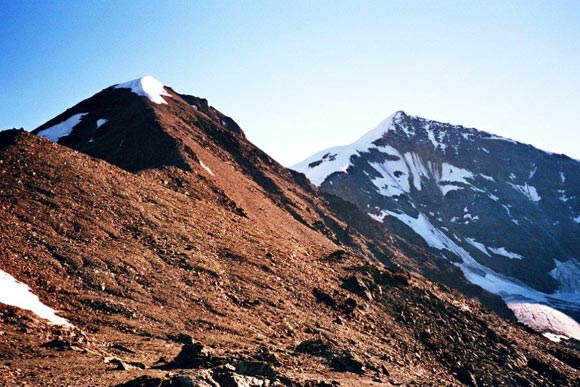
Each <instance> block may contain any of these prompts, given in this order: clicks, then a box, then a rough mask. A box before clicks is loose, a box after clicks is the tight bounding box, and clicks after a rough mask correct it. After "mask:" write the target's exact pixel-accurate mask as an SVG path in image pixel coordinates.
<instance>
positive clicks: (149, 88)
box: [114, 75, 171, 105]
mask: <svg viewBox="0 0 580 387" xmlns="http://www.w3.org/2000/svg"><path fill="white" fill-rule="evenodd" d="M114 87H115V89H131V91H132V92H133V93H135V94H137V95H140V96H143V97H147V98H148V99H149V100H150V101H151V102H153V103H156V104H158V105H160V104H167V101H165V100H164V99H163V97H164V96H165V97H171V95H170V94H169V93H168V92H167V91H165V85H163V83H161V82H159V81H158V80H157V79H155V78H154V77H152V76H151V75H146V76H144V77H141V78H138V79H134V80H132V81H129V82H125V83H120V84H118V85H115V86H114Z"/></svg>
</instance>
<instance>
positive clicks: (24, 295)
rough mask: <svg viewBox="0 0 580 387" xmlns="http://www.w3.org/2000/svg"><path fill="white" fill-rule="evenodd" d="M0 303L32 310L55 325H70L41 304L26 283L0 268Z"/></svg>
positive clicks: (52, 310)
mask: <svg viewBox="0 0 580 387" xmlns="http://www.w3.org/2000/svg"><path fill="white" fill-rule="evenodd" d="M0 303H2V304H6V305H11V306H15V307H17V308H20V309H25V310H29V311H31V312H33V313H34V314H36V315H37V316H38V317H41V318H44V319H46V320H48V321H50V322H51V323H52V324H55V325H65V326H72V325H71V323H69V322H68V321H67V320H65V319H64V318H62V317H60V316H57V314H56V311H55V310H54V309H52V308H51V307H49V306H46V305H45V304H43V303H42V302H41V301H40V300H39V299H38V297H37V296H36V295H35V294H34V293H32V292H31V291H30V288H29V287H28V285H26V284H23V283H22V282H20V281H18V280H17V279H16V278H14V277H12V276H11V275H10V274H8V273H6V272H5V271H2V270H0Z"/></svg>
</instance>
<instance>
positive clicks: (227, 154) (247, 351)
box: [0, 95, 580, 387]
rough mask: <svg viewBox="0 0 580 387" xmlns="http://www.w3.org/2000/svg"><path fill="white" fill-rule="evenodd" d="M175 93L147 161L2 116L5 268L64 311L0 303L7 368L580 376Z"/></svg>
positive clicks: (107, 373)
mask: <svg viewBox="0 0 580 387" xmlns="http://www.w3.org/2000/svg"><path fill="white" fill-rule="evenodd" d="M177 98H178V95H174V97H173V99H175V100H177ZM181 101H183V102H184V103H186V102H187V101H185V99H180V102H179V104H178V105H175V104H168V106H165V105H160V106H153V105H150V104H148V103H147V102H145V103H146V105H145V106H148V108H151V109H152V110H153V111H154V112H155V117H156V118H155V119H156V120H158V121H159V123H160V125H159V127H160V128H162V130H163V131H165V132H168V133H171V131H174V133H177V132H178V131H179V130H184V131H185V130H187V135H186V136H175V135H173V136H170V138H173V139H178V140H179V141H175V143H176V144H177V145H176V146H177V149H178V150H179V152H178V153H173V154H178V156H179V157H177V158H174V159H171V158H164V157H161V158H160V159H162V160H164V161H163V162H161V163H157V165H147V163H146V162H144V164H138V163H133V164H131V165H133V166H135V165H139V167H138V168H137V167H131V168H129V167H127V166H126V165H125V166H124V168H125V169H126V170H124V169H121V168H119V167H118V166H116V165H113V164H112V163H116V164H122V163H121V162H119V161H117V162H115V160H110V162H107V161H103V160H98V159H95V158H92V157H90V156H87V155H85V154H83V153H79V152H77V151H74V150H71V149H68V148H66V147H64V146H62V145H60V144H55V143H51V142H49V141H47V140H45V139H42V138H40V137H37V136H34V135H32V134H29V133H26V132H22V131H14V130H13V131H5V132H2V133H0V173H1V175H2V179H0V198H1V202H0V236H1V237H0V251H1V252H2V253H1V254H2V260H0V269H2V270H4V271H6V272H8V273H10V274H11V275H13V276H14V277H16V278H17V279H18V280H20V281H22V282H24V283H26V284H28V285H29V286H30V287H31V289H32V290H33V291H34V293H36V294H38V295H39V297H40V299H41V300H42V301H43V302H44V303H45V304H47V305H49V306H51V307H53V308H55V309H58V310H60V311H62V315H63V316H64V317H66V318H67V319H68V320H69V321H70V322H71V323H72V324H74V326H75V327H76V328H73V329H68V328H63V327H55V326H50V325H48V324H46V322H43V321H41V320H40V319H39V318H37V317H35V316H34V315H32V314H30V313H28V312H25V311H22V310H19V309H16V308H13V307H8V306H2V307H1V309H0V313H2V319H1V321H2V322H1V327H0V331H1V332H2V334H1V335H0V362H1V363H0V367H2V369H1V371H2V372H1V373H0V380H1V383H3V384H4V385H9V386H12V385H24V384H29V385H115V384H119V383H125V382H127V381H129V380H131V379H135V378H137V377H140V376H141V375H144V374H146V375H148V377H147V378H141V379H139V381H136V382H134V383H133V384H132V385H161V384H162V383H165V384H164V385H170V384H171V383H172V384H171V385H187V384H179V383H187V382H188V381H192V380H197V383H198V384H197V385H212V383H214V384H213V385H219V386H222V387H223V386H226V385H227V386H229V385H240V386H242V385H244V384H243V383H246V384H245V385H269V384H272V385H276V384H277V385H296V386H300V385H302V386H308V385H319V386H323V385H333V384H332V382H333V381H334V385H337V384H340V385H343V386H360V385H399V384H407V385H412V384H414V385H461V384H466V385H500V384H503V385H537V386H540V385H575V384H577V383H578V378H579V373H578V371H577V367H578V365H579V364H580V357H579V355H578V352H576V351H574V350H573V349H571V348H566V347H564V346H562V345H558V344H555V343H552V342H549V341H547V340H546V339H545V338H543V337H541V336H539V335H537V334H534V333H532V332H529V331H528V330H526V329H525V328H523V327H522V326H520V325H518V324H515V323H513V322H508V321H506V320H503V319H501V318H499V317H497V316H496V315H495V314H493V313H491V312H490V311H488V310H487V309H486V308H484V307H482V306H481V305H480V304H479V303H477V302H476V301H472V300H469V299H466V298H464V297H463V296H462V295H460V294H459V293H457V292H455V291H452V290H450V289H448V288H446V287H445V286H442V285H438V284H435V283H432V282H430V281H428V280H425V279H424V278H423V277H421V276H420V275H417V274H407V273H405V272H401V271H397V270H392V269H387V268H385V267H384V266H382V265H380V264H378V263H376V262H375V260H374V258H375V257H376V256H375V254H374V253H373V251H372V249H371V248H370V247H369V246H371V245H372V244H371V242H370V241H369V240H368V239H366V238H367V237H365V236H364V235H363V234H362V233H358V232H357V231H356V230H349V229H347V227H346V226H344V222H342V221H341V218H340V217H339V215H336V214H333V213H332V212H330V210H329V206H328V205H327V202H326V201H325V200H323V198H321V197H320V196H317V194H316V192H309V190H313V188H312V187H309V186H308V185H305V186H301V185H299V184H296V183H295V181H296V179H299V178H300V176H295V175H292V174H291V173H290V172H289V171H287V170H285V169H283V168H282V167H280V166H278V165H277V164H276V163H275V162H273V161H272V160H271V159H269V158H268V157H267V156H265V155H264V154H263V153H257V152H255V151H253V149H252V148H244V146H247V147H249V145H246V144H249V143H247V141H246V140H245V139H244V137H243V133H242V132H241V131H240V132H239V133H235V132H234V133H232V130H231V129H228V128H226V127H222V128H221V130H219V129H220V128H218V126H219V125H217V124H216V123H215V119H211V117H210V115H211V114H216V115H217V114H218V113H216V112H215V111H213V113H212V111H211V110H208V112H209V114H210V115H207V114H206V116H207V117H210V118H209V119H208V120H207V121H206V123H205V125H208V124H207V122H210V123H213V125H214V126H215V127H213V128H212V127H204V125H202V124H199V125H189V126H185V124H184V123H180V122H177V121H176V120H175V116H174V115H173V116H171V115H170V114H169V113H170V112H169V111H166V112H163V111H162V110H161V109H180V108H183V109H186V105H187V106H190V105H189V104H182V103H181ZM141 102H144V101H141ZM180 106H181V107H180ZM198 109H199V108H198ZM208 109H211V108H208ZM192 110H194V109H192ZM200 110H201V109H200ZM198 111H199V110H198ZM196 112H197V111H196ZM191 114H192V116H193V115H196V114H197V113H191ZM204 114H205V113H204ZM180 117H183V116H180ZM199 117H201V113H199ZM199 117H198V118H199ZM218 117H219V116H218ZM109 118H110V117H109ZM164 118H167V119H168V121H167V122H164V121H163V120H164ZM169 118H171V119H169ZM223 121H224V122H227V121H225V120H223ZM109 123H111V124H112V118H111V119H110V121H109ZM182 124H183V125H184V126H183V127H182V126H181V125H182ZM223 125H225V124H223ZM230 125H231V124H230ZM103 128H104V127H103ZM73 133H74V132H73ZM78 135H80V133H79V134H78ZM117 135H118V134H117ZM196 136H197V137H196ZM93 142H97V141H96V139H95V140H94V141H93ZM69 145H71V144H69ZM188 148H189V150H187V149H188ZM87 153H89V154H90V152H88V151H87ZM95 156H99V157H101V156H102V155H95ZM145 156H146V155H145ZM103 158H104V157H103ZM123 158H127V160H128V159H129V157H128V156H127V155H122V154H120V155H119V156H118V160H122V159H123ZM144 159H146V157H145V158H144ZM167 160H178V161H179V162H178V163H176V164H174V165H173V164H171V162H166V161H167ZM200 161H202V162H203V163H204V165H206V166H207V167H209V168H210V170H211V174H210V173H209V171H208V170H206V169H205V168H203V167H201V163H200ZM141 162H142V161H140V163H141ZM147 162H148V161H147ZM161 164H162V165H161ZM128 170H130V171H131V172H129V171H128ZM329 225H330V226H331V227H329ZM335 230H336V231H335ZM341 230H342V232H343V233H344V234H345V235H350V239H349V240H347V239H345V238H346V237H344V236H343V237H341V236H340V232H341ZM347 242H348V243H347ZM387 247H388V246H385V247H384V249H385V250H384V251H385V252H384V254H385V255H387V254H390V258H391V259H393V262H394V260H395V258H396V259H400V260H406V259H409V258H408V257H406V256H405V254H404V253H403V252H402V251H401V250H400V249H398V248H396V247H395V246H391V247H390V250H386V249H387ZM393 266H394V264H393ZM191 338H193V340H191ZM192 341H195V342H197V343H202V344H203V345H205V347H204V348H201V347H200V346H199V345H195V344H192V343H191V342H192ZM178 354H180V355H179V356H178ZM173 359H175V360H173ZM118 368H119V369H121V370H114V369H118ZM142 368H146V369H142ZM184 369H185V371H183V370H184ZM181 372H183V374H180V373H181ZM240 375H242V376H240ZM243 375H245V376H243ZM203 383H206V384H203Z"/></svg>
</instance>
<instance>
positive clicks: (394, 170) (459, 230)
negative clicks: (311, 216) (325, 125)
mask: <svg viewBox="0 0 580 387" xmlns="http://www.w3.org/2000/svg"><path fill="white" fill-rule="evenodd" d="M293 169H295V170H297V171H299V172H303V173H305V174H306V175H307V176H308V178H309V179H310V180H311V181H312V182H313V183H314V184H316V185H317V186H319V187H320V189H321V190H322V191H324V192H327V193H331V194H334V195H337V196H339V197H341V198H343V199H345V200H347V201H350V202H352V203H355V204H356V205H357V206H358V207H359V208H360V209H361V210H362V211H364V212H366V213H367V214H368V216H369V217H371V218H373V219H375V220H377V221H379V222H382V223H383V224H384V225H385V226H386V227H387V228H388V229H390V230H392V231H394V232H395V233H396V234H398V235H400V236H403V237H405V238H407V239H408V240H411V241H413V242H414V243H417V244H422V245H424V246H425V247H427V248H429V249H430V250H431V251H432V252H433V253H435V254H438V255H440V256H441V257H445V258H446V259H448V260H449V261H450V262H453V263H454V264H455V265H456V266H458V267H459V268H461V270H462V271H463V274H464V275H465V277H466V278H467V279H468V280H469V281H471V282H472V283H474V284H477V285H480V286H481V287H483V288H484V289H487V290H488V291H490V292H492V293H495V294H498V295H500V296H501V297H502V298H503V299H504V300H505V301H506V302H507V304H508V306H509V307H510V308H511V309H512V310H513V311H514V312H515V314H516V316H517V317H518V319H519V320H520V321H523V322H525V323H527V324H529V325H531V326H533V327H535V328H537V329H539V330H541V331H544V330H546V331H556V332H559V333H561V334H565V335H568V336H573V337H576V338H579V339H580V325H578V324H577V323H576V322H575V321H573V320H572V319H571V318H570V317H568V316H565V315H563V314H562V313H559V312H558V311H556V310H554V308H555V309H558V310H560V311H563V312H565V313H566V314H568V315H569V316H572V317H574V318H575V319H576V320H578V317H580V314H579V313H578V310H579V309H580V224H579V223H580V162H578V161H576V160H573V159H571V158H569V157H567V156H564V155H558V154H551V153H548V152H544V151H541V150H538V149H536V148H534V147H532V146H530V145H526V144H522V143H518V142H516V141H512V140H509V139H506V138H502V137H499V136H496V135H493V134H489V133H486V132H482V131H478V130H476V129H472V128H465V127H463V126H457V125H450V124H446V123H441V122H436V121H432V120H428V119H424V118H420V117H416V116H412V115H408V114H405V113H404V112H397V113H395V114H393V115H391V116H390V117H388V118H387V119H386V120H384V121H383V122H382V123H380V124H379V126H377V128H375V129H374V130H372V131H370V132H368V133H367V134H365V135H364V136H363V137H362V138H360V139H359V140H358V141H356V142H355V143H353V144H351V145H349V146H342V147H336V148H330V149H327V150H324V151H322V152H319V153H317V154H315V155H313V156H311V157H309V158H307V159H306V160H304V161H303V162H301V163H299V164H297V165H295V166H294V167H293ZM538 303H539V304H542V305H540V306H538V305H537V304H538ZM534 316H535V317H534Z"/></svg>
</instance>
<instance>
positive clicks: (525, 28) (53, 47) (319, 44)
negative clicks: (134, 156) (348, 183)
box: [0, 0, 580, 165]
mask: <svg viewBox="0 0 580 387" xmlns="http://www.w3.org/2000/svg"><path fill="white" fill-rule="evenodd" d="M0 17H1V20H2V21H3V22H2V23H0V49H1V52H2V55H1V56H0V85H1V90H2V92H1V93H0V129H6V128H11V127H25V128H26V129H29V130H31V129H34V128H35V127H37V126H39V125H40V124H42V123H44V122H45V121H47V120H49V119H50V118H52V117H54V116H55V115H57V114H59V113H61V112H62V111H64V110H65V109H66V108H68V107H71V106H72V105H74V104H75V103H77V102H79V101H80V100H82V99H85V98H88V97H90V96H91V95H93V94H94V93H96V92H98V91H100V90H101V89H103V88H106V87H108V86H110V85H112V84H116V83H121V82H125V81H128V80H131V79H134V78H138V77H141V76H143V75H148V74H150V75H153V76H155V77H156V78H157V79H159V80H160V81H161V82H163V83H165V84H166V85H168V86H171V87H173V88H174V89H176V90H177V91H179V92H183V93H189V94H194V95H197V96H201V97H205V98H207V99H208V100H209V102H210V104H211V105H213V106H214V107H216V108H218V109H219V110H221V111H222V112H224V113H226V114H228V115H230V116H231V117H232V118H234V120H236V121H237V122H238V123H239V124H240V125H241V126H242V128H243V129H244V131H245V132H246V134H247V136H248V137H249V138H250V139H251V140H252V141H253V142H254V143H256V144H257V145H258V146H260V147H261V148H263V149H264V150H265V151H266V152H268V153H269V154H270V155H272V156H273V157H274V158H276V159H277V160H278V161H280V162H282V163H283V164H285V165H291V164H294V163H296V162H298V161H300V160H302V159H303V158H305V157H307V156H309V155H310V154H312V153H315V152H316V151H319V150H321V149H323V148H327V147H330V146H335V145H341V144H346V143H350V142H352V141H354V140H355V139H356V138H358V137H360V136H361V135H362V134H364V133H365V132H366V131H368V130H370V129H372V128H373V127H374V126H376V125H377V124H378V123H379V122H380V121H381V120H382V119H384V118H385V117H387V116H388V115H390V114H391V113H393V112H394V111H397V110H404V111H406V112H407V113H409V114H415V115H419V116H423V117H426V118H431V119H436V120H440V121H444V122H450V123H454V124H462V125H465V126H472V127H476V128H478V129H482V130H487V131H490V132H493V133H496V134H500V135H503V136H506V137H510V138H514V139H516V140H519V141H522V142H526V143H531V144H533V145H535V146H536V147H539V148H542V149H546V150H550V151H555V152H559V153H566V154H568V155H570V156H572V157H575V158H579V159H580V146H579V144H580V2H578V1H543V2H541V1H533V0H528V1H507V2H506V1H499V2H495V1H486V2H476V1H376V2H375V1H244V2H238V1H235V2H234V1H203V2H202V1H128V0H121V1H82V2H81V1H56V0H53V1H32V0H31V1H25V0H15V1H5V2H2V4H1V5H0Z"/></svg>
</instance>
